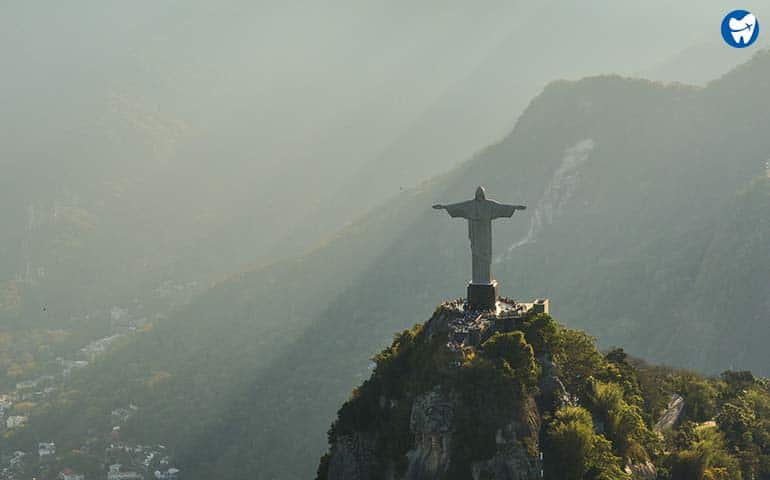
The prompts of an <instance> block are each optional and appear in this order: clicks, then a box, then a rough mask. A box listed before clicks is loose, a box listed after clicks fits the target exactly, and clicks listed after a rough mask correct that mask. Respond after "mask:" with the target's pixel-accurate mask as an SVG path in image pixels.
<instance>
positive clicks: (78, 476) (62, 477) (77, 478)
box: [59, 468, 86, 480]
mask: <svg viewBox="0 0 770 480" xmlns="http://www.w3.org/2000/svg"><path fill="white" fill-rule="evenodd" d="M85 478H86V476H85V475H83V474H82V473H76V472H75V471H74V470H72V469H70V468H65V469H64V470H62V471H61V472H59V480H85Z"/></svg>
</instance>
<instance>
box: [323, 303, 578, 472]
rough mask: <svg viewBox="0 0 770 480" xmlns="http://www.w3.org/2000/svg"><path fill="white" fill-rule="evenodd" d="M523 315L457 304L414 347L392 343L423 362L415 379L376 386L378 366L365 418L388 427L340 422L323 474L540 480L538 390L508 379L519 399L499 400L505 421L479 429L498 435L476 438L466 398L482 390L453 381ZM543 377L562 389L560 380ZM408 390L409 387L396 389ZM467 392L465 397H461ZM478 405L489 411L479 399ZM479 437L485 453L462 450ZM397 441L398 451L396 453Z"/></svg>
mask: <svg viewBox="0 0 770 480" xmlns="http://www.w3.org/2000/svg"><path fill="white" fill-rule="evenodd" d="M529 307H530V305H525V304H517V303H515V302H501V303H500V304H499V307H498V309H497V311H494V312H492V311H486V312H479V311H468V310H466V309H465V308H464V306H463V305H462V304H461V303H460V302H459V301H456V302H450V303H446V304H444V305H442V306H441V307H440V308H439V309H438V310H437V311H436V313H435V314H434V316H433V317H432V318H431V319H430V321H429V322H427V323H426V324H425V326H424V327H423V328H420V327H418V329H419V332H418V333H417V334H416V335H415V336H414V337H413V339H412V340H413V342H414V343H411V342H410V344H409V346H406V345H407V344H406V342H404V341H403V340H401V341H400V339H399V338H397V340H396V343H398V344H399V347H400V349H406V350H412V351H411V352H408V353H407V354H406V355H407V356H411V357H413V359H414V360H418V361H421V362H423V363H422V364H421V365H418V366H417V367H418V368H417V369H416V370H415V371H406V370H401V373H402V374H403V375H402V376H399V377H398V378H378V374H379V373H381V372H379V370H380V365H382V364H379V365H378V369H376V370H375V373H374V375H373V377H372V380H370V381H369V382H375V383H380V386H379V387H378V388H377V390H379V392H378V393H380V396H379V398H378V399H377V402H376V405H374V407H375V408H374V411H371V410H369V409H368V408H364V409H361V410H363V411H367V412H368V413H369V414H370V415H374V416H381V417H382V418H383V420H384V422H382V423H380V422H378V421H377V420H376V419H373V418H370V419H362V418H358V419H357V420H358V421H363V423H368V425H361V426H363V427H364V428H362V429H353V430H352V431H351V430H348V429H347V428H346V427H347V425H346V426H344V427H343V426H342V423H343V422H344V420H341V421H338V422H337V424H335V426H333V427H332V430H331V432H330V442H331V450H330V453H329V454H328V455H327V456H326V457H324V459H323V460H322V465H321V468H320V469H319V475H320V476H322V477H324V478H326V479H328V480H369V479H375V478H385V479H390V480H397V479H398V480H423V479H440V478H447V477H452V476H455V475H457V474H458V472H459V471H460V470H462V471H464V474H466V475H468V477H466V478H473V479H474V480H480V479H490V480H491V479H501V480H502V479H505V480H528V479H535V478H541V465H540V453H539V435H540V427H541V425H540V411H539V407H538V405H537V401H536V398H535V395H534V392H535V391H536V389H535V388H534V387H535V385H534V383H532V382H531V381H530V380H527V381H525V382H522V381H521V380H522V379H520V378H516V379H513V380H515V381H513V382H512V386H513V388H514V390H516V391H517V392H518V393H519V394H520V395H518V397H517V398H510V397H508V398H505V397H500V398H498V399H497V402H498V403H499V404H500V405H498V406H497V407H498V409H497V410H498V411H497V412H495V413H496V414H498V415H502V416H501V417H498V418H493V419H491V420H492V421H491V422H489V421H484V422H482V423H484V424H487V423H489V425H490V426H493V427H494V428H493V429H491V430H487V431H483V432H478V431H476V430H475V429H474V428H473V425H472V423H473V422H474V421H475V419H474V418H473V415H471V414H473V413H478V412H471V411H469V405H467V402H468V400H469V394H470V396H471V397H473V396H476V395H479V394H480V392H481V390H482V389H483V388H484V386H483V385H464V386H459V387H458V385H457V383H456V380H457V378H454V377H455V376H456V375H462V374H461V373H460V372H461V371H462V370H463V369H464V368H466V367H467V363H468V362H469V359H472V358H475V357H476V355H477V354H478V353H477V350H480V349H481V348H482V345H483V344H485V342H487V341H489V339H490V338H492V336H493V335H495V334H499V333H502V332H504V331H505V330H506V329H509V328H510V327H511V326H512V325H514V324H515V323H517V322H521V321H523V319H524V318H525V316H526V315H527V311H528V309H529ZM523 350H524V352H525V354H524V356H523V357H524V358H523V360H522V361H520V362H519V368H522V369H524V370H526V369H527V368H530V369H536V370H538V371H539V370H540V369H539V367H537V364H536V362H535V360H534V355H533V351H532V349H531V348H529V347H528V346H526V347H525V348H524V349H523ZM428 352H429V354H427V355H426V353H428ZM403 355H404V354H402V355H399V357H400V356H403ZM417 357H419V358H417ZM388 360H390V359H388ZM520 360H521V359H520ZM380 361H382V358H380ZM507 365H509V366H510V365H511V363H510V362H508V363H507ZM513 368H514V369H515V368H516V367H513ZM383 370H385V369H383ZM421 370H423V371H421ZM429 370H431V371H433V373H434V374H435V375H436V377H435V380H436V381H433V382H431V381H430V379H427V380H428V381H427V382H425V383H420V384H419V385H417V383H418V378H419V377H422V374H428V373H429V372H428V371H429ZM476 373H481V372H476ZM487 373H492V372H487ZM526 375H527V374H524V375H523V376H526ZM545 378H547V379H548V380H549V381H550V382H555V383H557V384H560V382H559V380H558V378H555V377H553V376H548V377H545ZM378 380H379V382H378ZM421 380H426V379H425V378H421ZM488 380H489V381H490V382H491V383H494V382H495V378H494V375H490V378H489V379H488ZM390 382H394V383H396V385H394V386H391V387H389V388H388V387H385V385H384V384H386V383H390ZM399 383H400V384H401V385H398V384H399ZM369 385H372V383H368V384H365V385H364V386H363V387H362V388H361V389H358V390H357V391H356V392H355V393H354V399H353V400H352V401H351V402H349V403H348V404H346V406H349V405H351V404H355V403H361V402H363V401H364V397H365V396H366V395H367V394H368V393H369V392H368V391H366V390H368V389H367V388H366V387H367V386H369ZM404 386H406V388H402V387H404ZM465 387H468V389H469V391H463V390H464V389H465ZM549 388H550V387H549ZM562 388H563V387H562ZM388 390H390V391H388ZM389 393H390V395H388V394H389ZM472 401H473V400H472ZM475 401H478V402H480V403H482V404H483V403H485V402H484V400H483V399H475ZM499 407H502V408H499ZM472 408H473V406H471V409H472ZM348 411H349V410H346V407H343V408H342V409H341V410H340V415H341V417H340V418H341V419H345V418H346V415H345V414H346V413H347V412H348ZM396 411H400V412H403V413H402V414H401V415H400V418H399V415H393V413H394V412H396ZM407 412H408V414H407ZM358 413H362V412H358ZM487 413H491V412H487ZM394 417H395V418H394ZM386 419H387V420H386ZM367 420H368V421H367ZM386 422H387V423H386ZM399 423H401V424H402V426H403V427H404V432H402V433H403V435H399V436H398V437H399V438H396V437H394V435H393V432H392V429H393V428H397V427H398V424H399ZM469 423H470V424H471V425H469ZM372 424H379V425H380V429H372V428H366V427H372V426H373V425H372ZM469 427H470V428H469ZM479 434H480V436H481V437H485V438H484V439H482V440H481V443H483V444H484V445H483V447H484V448H483V449H481V450H483V452H475V451H474V450H475V448H474V447H477V446H479V445H471V446H469V445H467V444H466V443H465V442H467V441H468V440H472V438H469V437H474V436H478V435H479ZM396 440H398V441H401V442H403V444H400V445H393V444H392V442H393V441H396ZM382 448H385V449H387V450H390V451H393V450H397V451H398V454H397V455H396V456H389V455H387V454H386V452H383V451H382V450H381V449H382ZM477 453H479V454H478V455H476V454H477ZM457 464H461V465H457Z"/></svg>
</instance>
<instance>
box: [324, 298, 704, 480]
mask: <svg viewBox="0 0 770 480" xmlns="http://www.w3.org/2000/svg"><path fill="white" fill-rule="evenodd" d="M543 305H547V304H544V303H534V304H524V303H518V302H515V301H512V300H507V299H500V301H498V303H497V307H496V309H495V310H494V311H474V310H470V309H469V308H468V307H467V305H465V304H463V303H462V302H461V301H459V300H458V301H453V302H448V303H444V304H443V305H441V306H440V307H439V308H438V309H437V310H436V312H435V313H434V314H433V316H432V317H431V319H430V320H429V321H428V322H426V323H425V324H423V325H417V326H416V327H415V328H414V329H412V330H408V331H404V332H402V333H400V334H398V335H396V337H395V340H394V341H393V344H392V345H391V346H390V347H389V348H387V349H385V350H384V351H383V352H381V353H380V354H378V355H376V356H375V358H374V360H375V362H376V366H375V368H374V371H373V373H372V376H371V378H369V379H368V380H366V381H365V382H364V383H363V384H362V385H361V386H360V387H359V388H357V389H355V390H354V391H353V394H352V397H351V399H350V400H349V401H348V402H346V403H345V404H344V405H343V406H342V408H340V410H339V415H338V418H337V420H336V421H335V422H334V423H333V424H332V427H331V429H330V430H329V445H330V449H329V453H328V454H326V455H324V456H323V457H322V459H321V463H320V466H319V469H318V477H317V480H455V479H457V480H460V479H462V480H467V479H472V480H530V479H540V478H545V479H549V480H557V479H558V480H565V479H566V480H585V479H592V480H654V479H655V478H658V474H659V473H660V472H661V467H663V468H664V470H663V472H664V475H665V468H667V465H670V463H667V462H670V459H667V458H666V457H665V456H661V455H660V454H659V452H662V451H663V448H662V443H661V442H664V441H667V442H675V441H679V440H675V438H678V437H676V434H675V433H674V432H673V429H675V428H676V425H677V424H678V420H679V417H680V416H681V415H682V406H683V405H684V400H683V399H682V397H680V396H678V395H675V394H674V393H673V391H672V390H671V388H672V387H673V386H674V385H676V383H673V382H671V378H672V373H671V372H670V371H668V370H666V369H661V370H657V369H656V367H645V366H641V367H640V366H635V365H634V364H632V363H629V361H628V360H627V357H626V355H625V353H624V352H623V351H622V350H620V349H617V350H613V351H610V352H608V353H607V354H606V355H601V354H600V353H599V352H598V351H597V350H596V347H595V345H594V343H593V341H592V339H591V338H590V337H588V336H587V335H586V334H585V333H583V332H579V331H575V330H569V329H566V328H564V327H562V326H559V325H558V324H557V323H556V322H555V321H554V320H553V319H552V318H551V317H550V316H549V315H548V314H547V312H546V310H547V307H544V306H543ZM639 368H644V369H646V370H644V371H643V372H642V373H641V374H640V373H639V372H640V371H641V370H638V369H639ZM638 375H641V376H642V377H641V378H643V380H640V379H639V376H638ZM653 378H654V380H653ZM662 386H665V388H662ZM685 388H687V387H685ZM663 391H665V392H666V394H668V395H670V396H669V397H668V398H671V399H672V401H671V402H670V403H669V404H668V405H666V403H665V398H664V397H663V396H661V393H662V392H663ZM645 406H647V407H649V408H647V409H645ZM656 419H659V420H657V423H656ZM712 423H713V422H712ZM664 424H665V425H666V427H665V428H664V429H660V428H658V427H656V426H655V425H657V426H660V425H664ZM663 430H665V431H663ZM677 445H678V444H677ZM667 448H671V447H667ZM663 478H668V477H665V476H664V477H663Z"/></svg>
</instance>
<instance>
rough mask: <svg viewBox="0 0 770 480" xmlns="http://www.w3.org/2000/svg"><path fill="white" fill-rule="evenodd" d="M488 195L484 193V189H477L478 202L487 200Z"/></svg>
mask: <svg viewBox="0 0 770 480" xmlns="http://www.w3.org/2000/svg"><path fill="white" fill-rule="evenodd" d="M486 199H487V194H486V192H484V187H479V188H477V189H476V200H486Z"/></svg>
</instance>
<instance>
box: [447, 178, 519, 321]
mask: <svg viewBox="0 0 770 480" xmlns="http://www.w3.org/2000/svg"><path fill="white" fill-rule="evenodd" d="M433 208H435V209H441V210H446V211H447V213H449V216H451V217H460V218H465V219H467V220H468V238H469V239H470V241H471V254H472V256H473V268H472V273H473V275H472V280H471V283H470V284H469V285H468V303H469V304H470V305H471V306H472V307H474V308H478V309H486V308H493V307H494V306H495V302H496V301H497V282H496V281H495V280H494V279H492V272H491V269H492V220H494V219H496V218H502V217H506V218H507V217H511V216H512V215H513V214H514V213H515V212H516V210H524V209H526V208H527V207H526V206H524V205H506V204H504V203H498V202H495V201H494V200H488V199H487V197H486V194H485V192H484V187H479V188H477V189H476V198H474V199H473V200H467V201H465V202H460V203H452V204H450V205H433Z"/></svg>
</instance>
